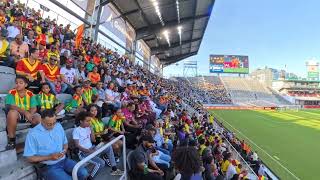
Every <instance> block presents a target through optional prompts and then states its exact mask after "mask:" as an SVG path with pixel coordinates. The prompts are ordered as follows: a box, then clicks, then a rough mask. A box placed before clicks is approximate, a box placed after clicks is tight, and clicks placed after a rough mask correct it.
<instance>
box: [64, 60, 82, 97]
mask: <svg viewBox="0 0 320 180" xmlns="http://www.w3.org/2000/svg"><path fill="white" fill-rule="evenodd" d="M72 66H73V61H72V59H68V60H67V63H66V66H65V67H62V68H61V70H60V73H61V75H62V79H63V82H64V83H66V84H67V85H68V86H67V89H68V90H67V92H69V93H70V94H72V88H73V87H74V85H76V84H78V77H77V70H76V69H75V68H73V67H72ZM62 92H66V90H65V89H62Z"/></svg>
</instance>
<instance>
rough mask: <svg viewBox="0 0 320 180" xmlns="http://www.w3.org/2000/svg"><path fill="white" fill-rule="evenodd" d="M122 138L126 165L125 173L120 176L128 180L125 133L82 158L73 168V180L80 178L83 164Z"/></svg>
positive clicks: (124, 164)
mask: <svg viewBox="0 0 320 180" xmlns="http://www.w3.org/2000/svg"><path fill="white" fill-rule="evenodd" d="M120 139H122V140H123V146H122V156H123V167H124V173H123V175H122V176H121V177H120V179H124V180H127V163H126V162H127V154H126V143H125V141H126V138H125V136H124V135H120V136H118V137H116V138H115V139H113V140H112V141H110V142H109V143H107V144H105V145H103V146H102V147H101V148H100V149H98V150H96V151H95V152H93V153H92V154H90V155H89V156H87V157H85V158H84V159H82V160H81V161H79V162H78V163H77V164H76V165H75V166H74V168H73V170H72V179H73V180H78V176H77V174H78V170H79V168H80V167H81V166H83V165H84V164H85V163H87V162H88V161H90V160H91V159H92V158H94V157H96V156H98V155H99V154H100V153H102V152H103V151H104V150H106V149H107V148H108V147H110V146H111V145H112V144H114V143H115V142H117V141H118V140H120Z"/></svg>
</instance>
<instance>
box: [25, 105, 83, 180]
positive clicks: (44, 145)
mask: <svg viewBox="0 0 320 180" xmlns="http://www.w3.org/2000/svg"><path fill="white" fill-rule="evenodd" d="M67 150H68V140H67V137H66V134H65V132H64V129H63V127H62V126H61V124H60V123H57V118H56V115H55V112H54V110H44V111H43V112H42V113H41V123H40V124H38V125H37V126H35V127H34V128H32V129H31V130H30V131H29V132H28V134H27V138H26V142H25V147H24V154H23V156H24V157H26V159H27V161H28V162H31V163H39V164H42V165H44V167H43V168H42V169H41V173H42V174H43V176H44V179H71V174H72V169H73V168H74V166H75V165H76V162H75V161H73V160H71V159H69V158H67V157H66V152H67ZM88 176H89V173H88V171H87V170H86V169H85V168H84V167H81V168H80V169H79V171H78V178H79V179H80V180H85V179H87V178H88Z"/></svg>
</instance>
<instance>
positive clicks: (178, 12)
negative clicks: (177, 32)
mask: <svg viewBox="0 0 320 180" xmlns="http://www.w3.org/2000/svg"><path fill="white" fill-rule="evenodd" d="M176 7H177V16H178V23H180V7H179V0H176Z"/></svg>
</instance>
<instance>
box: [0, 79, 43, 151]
mask: <svg viewBox="0 0 320 180" xmlns="http://www.w3.org/2000/svg"><path fill="white" fill-rule="evenodd" d="M15 82H16V85H15V88H14V89H12V90H10V91H9V93H8V95H7V96H6V98H5V104H6V114H7V132H8V138H9V140H8V144H7V147H6V149H8V150H9V149H14V148H15V145H16V128H17V123H18V122H20V123H25V122H30V123H31V124H34V125H36V124H38V123H39V118H35V117H36V116H35V113H36V112H37V104H38V103H37V98H36V95H34V94H33V93H32V92H31V91H29V90H27V89H26V87H27V86H28V80H27V79H26V77H24V76H19V75H18V76H17V77H16V80H15Z"/></svg>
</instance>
